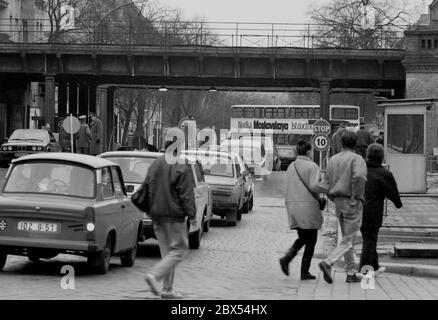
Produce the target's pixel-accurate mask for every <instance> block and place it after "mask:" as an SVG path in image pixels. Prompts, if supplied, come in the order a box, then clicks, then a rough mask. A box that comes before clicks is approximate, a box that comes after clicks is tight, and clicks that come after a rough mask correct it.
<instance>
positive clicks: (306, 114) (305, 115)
mask: <svg viewBox="0 0 438 320" xmlns="http://www.w3.org/2000/svg"><path fill="white" fill-rule="evenodd" d="M310 111H312V109H311V108H303V118H304V119H312V118H311V117H310Z"/></svg>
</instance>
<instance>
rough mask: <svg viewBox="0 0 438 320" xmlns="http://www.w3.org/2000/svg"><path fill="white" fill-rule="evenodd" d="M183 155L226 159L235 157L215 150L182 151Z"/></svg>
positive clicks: (232, 154) (229, 153)
mask: <svg viewBox="0 0 438 320" xmlns="http://www.w3.org/2000/svg"><path fill="white" fill-rule="evenodd" d="M182 152H183V153H184V154H188V155H194V154H197V155H198V154H200V155H207V156H210V155H211V156H216V155H218V156H220V157H227V158H233V157H236V154H234V153H231V152H223V151H216V150H200V149H197V150H183V151H182Z"/></svg>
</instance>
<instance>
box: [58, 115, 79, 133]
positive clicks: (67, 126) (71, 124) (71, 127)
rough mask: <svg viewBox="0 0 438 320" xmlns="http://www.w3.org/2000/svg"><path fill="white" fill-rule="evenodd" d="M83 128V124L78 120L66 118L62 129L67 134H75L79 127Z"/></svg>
mask: <svg viewBox="0 0 438 320" xmlns="http://www.w3.org/2000/svg"><path fill="white" fill-rule="evenodd" d="M80 126H81V123H80V122H79V120H78V118H76V117H73V116H68V117H67V118H65V120H64V122H63V123H62V127H63V128H64V130H65V131H66V132H67V133H73V134H75V133H76V132H78V131H79V127H80Z"/></svg>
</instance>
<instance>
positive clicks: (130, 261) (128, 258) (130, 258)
mask: <svg viewBox="0 0 438 320" xmlns="http://www.w3.org/2000/svg"><path fill="white" fill-rule="evenodd" d="M137 248H138V245H137V244H135V246H134V248H132V249H130V250H128V251H126V252H125V253H124V254H122V255H121V256H120V263H121V264H122V267H132V266H133V265H134V262H135V258H137Z"/></svg>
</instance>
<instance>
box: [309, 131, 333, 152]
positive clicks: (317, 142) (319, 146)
mask: <svg viewBox="0 0 438 320" xmlns="http://www.w3.org/2000/svg"><path fill="white" fill-rule="evenodd" d="M312 143H313V147H314V148H315V149H316V150H318V151H326V150H327V149H328V148H329V147H330V139H329V138H328V137H327V136H326V135H325V134H317V135H315V136H314V137H313V140H312Z"/></svg>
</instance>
